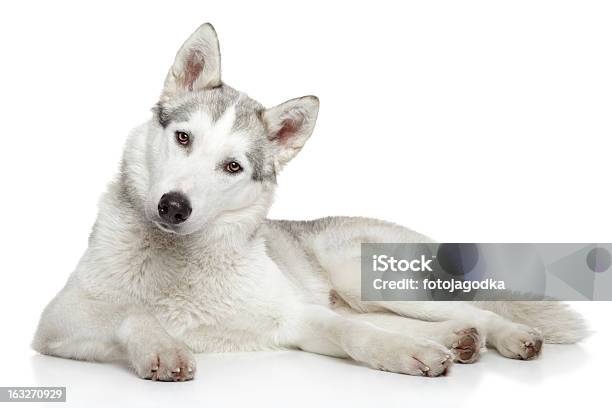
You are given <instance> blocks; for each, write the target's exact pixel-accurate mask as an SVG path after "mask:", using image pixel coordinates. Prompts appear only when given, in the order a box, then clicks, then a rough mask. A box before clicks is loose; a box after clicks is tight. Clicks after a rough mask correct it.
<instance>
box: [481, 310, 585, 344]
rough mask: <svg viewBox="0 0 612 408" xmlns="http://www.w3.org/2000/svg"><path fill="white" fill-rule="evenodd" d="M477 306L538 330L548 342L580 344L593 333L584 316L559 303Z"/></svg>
mask: <svg viewBox="0 0 612 408" xmlns="http://www.w3.org/2000/svg"><path fill="white" fill-rule="evenodd" d="M475 303H476V306H478V307H480V308H482V309H486V310H490V311H492V312H495V313H497V314H499V315H501V316H504V317H505V318H507V319H510V320H512V321H514V322H517V323H523V324H526V325H528V326H531V327H534V328H536V329H538V330H540V332H541V333H542V334H543V335H544V341H545V342H546V343H576V342H578V341H580V340H582V339H584V338H585V337H587V336H588V335H589V334H590V331H589V330H588V328H587V325H586V323H585V321H584V319H583V318H582V316H581V315H580V314H579V313H578V312H576V311H574V310H572V309H570V307H569V306H568V305H567V304H565V303H561V302H557V301H481V302H475Z"/></svg>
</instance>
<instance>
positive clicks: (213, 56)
mask: <svg viewBox="0 0 612 408" xmlns="http://www.w3.org/2000/svg"><path fill="white" fill-rule="evenodd" d="M219 85H221V53H220V51H219V40H218V39H217V33H216V32H215V29H214V27H213V26H212V25H211V24H209V23H206V24H202V25H201V26H200V27H199V28H198V29H197V30H196V31H195V32H194V33H193V34H191V36H190V37H189V38H188V39H187V41H185V43H184V44H183V46H182V47H181V49H180V50H179V51H178V53H177V54H176V58H175V60H174V64H173V65H172V68H170V71H169V72H168V75H167V76H166V81H165V83H164V90H163V92H162V100H168V99H171V98H172V97H175V96H178V95H180V94H182V93H185V92H191V91H197V90H201V89H206V88H213V87H216V86H219Z"/></svg>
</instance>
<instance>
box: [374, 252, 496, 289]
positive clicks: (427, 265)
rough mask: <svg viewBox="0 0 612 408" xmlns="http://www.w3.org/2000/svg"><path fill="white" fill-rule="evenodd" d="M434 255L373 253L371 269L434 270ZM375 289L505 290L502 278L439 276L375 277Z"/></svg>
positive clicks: (392, 270) (376, 270)
mask: <svg viewBox="0 0 612 408" xmlns="http://www.w3.org/2000/svg"><path fill="white" fill-rule="evenodd" d="M435 258H436V256H435V255H433V256H432V257H431V258H429V259H428V258H427V257H426V256H425V255H421V256H420V257H418V258H417V259H396V258H395V257H393V256H388V255H373V256H372V270H373V271H374V272H382V273H384V272H403V273H407V272H432V273H433V272H434V270H433V267H432V264H433V262H434V261H435ZM372 287H373V289H375V290H422V289H425V290H443V291H446V292H449V293H453V292H455V291H461V292H464V293H469V292H471V291H473V290H492V291H496V290H505V289H506V284H505V282H504V281H503V280H496V279H492V278H487V279H484V280H463V279H454V278H451V279H441V278H437V279H435V278H433V279H432V278H422V279H420V278H412V277H411V278H400V279H384V278H376V279H374V280H373V281H372Z"/></svg>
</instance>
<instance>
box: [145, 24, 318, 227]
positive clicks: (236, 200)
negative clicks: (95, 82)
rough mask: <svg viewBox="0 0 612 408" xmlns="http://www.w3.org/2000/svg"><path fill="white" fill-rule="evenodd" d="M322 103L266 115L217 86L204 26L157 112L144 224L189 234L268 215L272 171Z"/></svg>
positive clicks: (212, 36) (213, 45) (179, 59)
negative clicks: (149, 222) (146, 222)
mask: <svg viewBox="0 0 612 408" xmlns="http://www.w3.org/2000/svg"><path fill="white" fill-rule="evenodd" d="M318 107H319V102H318V99H317V98H316V97H314V96H305V97H302V98H297V99H292V100H289V101H287V102H285V103H283V104H280V105H278V106H275V107H273V108H270V109H266V108H264V107H263V106H262V105H261V104H259V103H258V102H256V101H255V100H253V99H251V98H249V97H248V96H247V95H245V94H244V93H241V92H238V91H236V90H234V89H232V88H230V87H229V86H227V85H225V84H224V83H223V82H222V81H221V59H220V53H219V43H218V40H217V35H216V33H215V30H214V28H213V27H212V26H211V25H210V24H204V25H202V26H201V27H200V28H198V30H197V31H196V32H195V33H193V34H192V35H191V36H190V37H189V38H188V39H187V41H186V42H185V43H184V44H183V46H182V47H181V49H180V50H179V51H178V53H177V55H176V59H175V61H174V65H172V67H171V68H170V71H169V72H168V76H167V77H166V81H165V84H164V89H163V92H162V95H161V99H160V101H159V103H158V104H157V106H156V107H155V109H154V112H155V118H154V122H155V123H154V124H153V125H152V126H151V129H153V130H152V131H150V132H149V135H148V138H149V139H148V140H147V141H146V147H145V149H146V163H147V164H146V169H145V171H146V173H147V176H146V180H147V182H146V183H145V184H147V185H143V186H141V187H142V188H143V189H144V190H146V191H142V192H141V193H142V196H143V198H144V201H145V213H146V216H147V218H148V219H149V220H150V221H152V222H153V223H155V224H156V225H157V226H158V227H159V228H161V229H163V230H165V231H168V232H173V233H177V234H190V233H192V232H195V231H199V230H202V229H205V228H212V227H215V228H216V227H219V226H224V225H229V224H233V225H240V224H241V223H251V222H252V221H253V220H258V219H260V218H262V217H264V216H265V214H266V212H267V210H268V208H269V205H270V203H271V199H272V194H273V190H274V187H275V185H276V174H277V172H278V171H279V170H280V169H281V168H282V167H283V166H284V165H285V164H286V163H287V162H288V161H289V160H291V158H293V157H294V156H295V155H296V154H297V152H298V151H299V150H300V149H301V148H302V146H303V145H304V143H305V142H306V140H307V139H308V137H309V136H310V134H311V133H312V131H313V128H314V125H315V121H316V118H317V112H318Z"/></svg>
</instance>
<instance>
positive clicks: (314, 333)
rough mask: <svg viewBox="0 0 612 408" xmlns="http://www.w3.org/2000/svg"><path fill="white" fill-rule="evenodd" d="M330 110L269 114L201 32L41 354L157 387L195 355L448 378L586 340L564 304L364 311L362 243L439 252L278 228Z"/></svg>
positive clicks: (318, 229) (320, 225)
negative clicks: (275, 208)
mask: <svg viewBox="0 0 612 408" xmlns="http://www.w3.org/2000/svg"><path fill="white" fill-rule="evenodd" d="M318 109H319V101H318V99H317V98H316V97H314V96H305V97H301V98H297V99H292V100H289V101H287V102H284V103H282V104H280V105H278V106H275V107H272V108H268V109H266V108H264V107H263V106H262V105H261V104H260V103H258V102H256V101H255V100H253V99H251V98H250V97H248V96H247V95H246V94H244V93H242V92H239V91H237V90H235V89H233V88H231V87H230V86H228V85H226V84H225V83H223V82H222V80H221V57H220V51H219V42H218V39H217V35H216V32H215V30H214V28H213V26H212V25H210V24H204V25H202V26H200V27H199V28H198V29H197V30H196V31H195V32H194V33H193V34H192V35H191V36H190V37H189V38H188V39H187V40H186V42H185V43H184V44H183V46H182V47H181V48H180V50H179V51H178V53H177V55H176V58H175V61H174V64H173V65H172V67H171V68H170V70H169V72H168V74H167V76H166V79H165V83H164V86H163V91H162V93H161V96H160V99H159V101H158V103H157V104H156V105H155V107H154V108H153V114H152V117H151V119H150V120H149V121H148V122H146V123H144V124H142V125H140V126H139V127H137V128H136V129H135V130H134V131H132V133H131V134H130V136H129V138H128V140H127V143H126V146H125V150H124V153H123V159H122V162H121V169H120V172H119V175H118V177H117V178H116V179H115V180H114V181H113V182H112V183H111V184H110V185H109V188H108V190H107V191H106V193H105V194H104V195H103V197H102V198H101V200H100V204H99V213H98V217H97V220H96V222H95V225H94V227H93V229H92V232H91V235H90V237H89V246H88V248H87V250H86V251H85V254H84V255H83V257H82V258H81V260H80V262H79V264H78V266H77V267H76V270H75V271H74V272H73V273H72V275H71V276H70V278H69V280H68V282H67V284H66V285H65V287H64V288H63V289H62V290H61V291H60V292H59V294H58V295H57V296H56V297H55V298H54V299H53V300H52V301H51V302H50V304H49V305H48V306H47V307H46V308H45V310H44V311H43V313H42V316H41V319H40V322H39V325H38V328H37V331H36V334H35V337H34V340H33V343H32V346H33V348H34V349H35V350H37V351H38V352H40V353H42V354H47V355H53V356H59V357H64V358H71V359H78V360H89V361H102V362H121V363H122V364H126V365H128V366H129V367H131V368H132V369H133V370H134V371H135V373H136V374H137V375H138V376H139V377H141V378H144V379H151V380H160V381H184V380H191V379H193V378H194V375H195V373H196V361H195V359H194V355H193V353H202V352H231V351H255V350H279V349H299V350H304V351H308V352H312V353H318V354H324V355H328V356H334V357H341V358H350V359H353V360H355V361H357V362H360V363H362V364H364V365H367V366H370V367H373V368H375V369H379V370H385V371H391V372H395V373H402V374H409V375H417V376H427V377H435V376H440V375H445V374H446V373H447V372H448V370H449V368H450V367H451V365H452V364H453V363H454V362H458V363H473V362H475V361H477V360H478V358H479V356H480V354H481V352H482V351H484V349H485V347H486V346H491V347H493V348H495V349H497V351H498V352H499V353H500V354H501V355H503V356H505V357H508V358H514V359H522V360H531V359H534V358H536V357H537V356H538V355H539V354H540V352H541V349H542V344H543V343H544V342H553V343H573V342H576V341H579V340H581V339H582V338H583V337H584V335H585V329H584V322H583V320H582V318H581V317H580V316H579V315H578V314H577V313H575V312H574V311H572V310H570V309H569V308H568V307H567V306H566V305H564V304H561V303H558V302H527V301H524V302H494V301H490V302H427V301H422V302H402V301H370V302H365V301H362V300H361V298H360V279H361V278H360V244H361V243H362V242H406V243H413V242H431V240H430V239H429V238H427V237H425V236H423V235H421V234H418V233H416V232H414V231H412V230H409V229H407V228H404V227H401V226H398V225H395V224H391V223H388V222H384V221H379V220H374V219H367V218H352V217H329V218H323V219H317V220H311V221H282V220H269V219H266V215H267V212H268V210H269V208H270V206H271V204H272V201H273V195H274V190H275V187H276V175H277V174H278V173H279V172H280V171H281V170H282V168H283V167H284V166H285V165H286V164H287V163H288V162H289V161H290V160H291V159H292V158H293V157H294V156H295V155H296V154H297V153H298V152H299V151H300V149H301V148H302V147H303V146H304V144H305V142H306V140H307V139H308V138H309V137H310V135H311V133H312V132H313V129H314V126H315V122H316V119H317V114H318Z"/></svg>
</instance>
